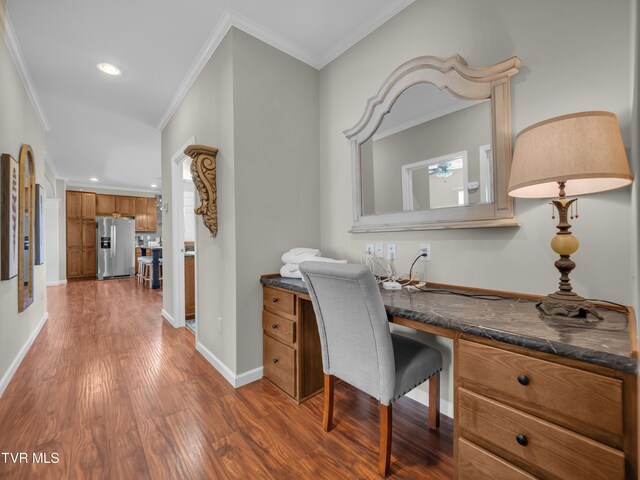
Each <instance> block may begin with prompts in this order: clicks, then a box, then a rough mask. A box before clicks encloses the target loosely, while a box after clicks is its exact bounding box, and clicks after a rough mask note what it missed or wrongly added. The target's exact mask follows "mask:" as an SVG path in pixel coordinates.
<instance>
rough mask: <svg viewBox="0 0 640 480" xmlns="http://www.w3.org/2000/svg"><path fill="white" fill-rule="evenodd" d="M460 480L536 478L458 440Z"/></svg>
mask: <svg viewBox="0 0 640 480" xmlns="http://www.w3.org/2000/svg"><path fill="white" fill-rule="evenodd" d="M458 458H459V463H458V468H457V473H458V480H478V479H479V478H491V479H492V480H535V478H536V477H534V476H533V475H529V474H528V473H527V472H524V471H522V470H520V469H519V468H516V467H514V466H513V465H511V464H510V463H507V462H505V461H504V460H502V459H501V458H498V457H496V456H495V455H493V454H491V453H489V452H487V451H486V450H484V449H482V448H480V447H478V446H477V445H474V444H473V443H471V442H468V441H466V440H465V439H464V438H461V439H459V440H458Z"/></svg>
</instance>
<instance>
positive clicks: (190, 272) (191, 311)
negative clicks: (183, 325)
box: [184, 256, 196, 320]
mask: <svg viewBox="0 0 640 480" xmlns="http://www.w3.org/2000/svg"><path fill="white" fill-rule="evenodd" d="M194 260H195V257H193V256H185V257H184V318H186V319H187V320H190V319H193V318H196V288H195V287H196V278H195V262H194Z"/></svg>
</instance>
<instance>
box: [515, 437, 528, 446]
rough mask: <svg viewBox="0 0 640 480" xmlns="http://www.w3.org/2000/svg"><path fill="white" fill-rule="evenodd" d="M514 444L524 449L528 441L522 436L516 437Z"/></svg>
mask: <svg viewBox="0 0 640 480" xmlns="http://www.w3.org/2000/svg"><path fill="white" fill-rule="evenodd" d="M516 442H518V443H519V444H520V445H522V446H523V447H526V446H527V445H529V439H528V438H527V437H526V436H524V435H522V434H520V435H516Z"/></svg>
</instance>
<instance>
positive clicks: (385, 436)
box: [378, 403, 393, 477]
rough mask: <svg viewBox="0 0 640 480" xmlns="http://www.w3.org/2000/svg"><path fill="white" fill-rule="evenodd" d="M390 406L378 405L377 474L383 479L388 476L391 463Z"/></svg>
mask: <svg viewBox="0 0 640 480" xmlns="http://www.w3.org/2000/svg"><path fill="white" fill-rule="evenodd" d="M392 423H393V422H392V418H391V405H390V404H389V405H383V404H382V403H381V404H380V455H379V457H378V472H380V475H382V476H383V477H386V476H387V475H389V465H390V463H391V431H392Z"/></svg>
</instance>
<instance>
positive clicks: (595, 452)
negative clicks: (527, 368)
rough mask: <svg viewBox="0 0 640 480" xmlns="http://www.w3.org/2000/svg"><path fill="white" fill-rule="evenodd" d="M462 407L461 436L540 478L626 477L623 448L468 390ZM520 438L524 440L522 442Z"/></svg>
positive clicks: (463, 392)
mask: <svg viewBox="0 0 640 480" xmlns="http://www.w3.org/2000/svg"><path fill="white" fill-rule="evenodd" d="M458 405H459V408H458V425H459V434H460V435H461V436H462V437H465V438H467V439H469V440H471V441H472V442H474V443H476V444H477V445H479V446H480V447H482V448H485V449H487V450H489V451H490V452H491V453H494V454H496V455H498V456H500V457H502V458H504V459H505V460H507V461H509V462H510V463H513V464H515V465H518V466H521V467H522V468H524V469H526V470H528V471H531V472H532V473H534V474H536V475H538V476H542V477H544V478H554V479H562V480H570V479H576V480H577V479H579V480H586V479H602V480H614V479H623V478H624V468H625V467H624V455H623V453H622V452H620V451H619V450H615V449H613V448H611V447H608V446H606V445H603V444H601V443H598V442H595V441H593V440H591V439H589V438H586V437H583V436H582V435H579V434H577V433H574V432H571V431H569V430H566V429H564V428H561V427H558V426H556V425H553V424H551V423H549V422H546V421H544V420H540V419H538V418H536V417H534V416H532V415H529V414H526V413H523V412H520V411H518V410H516V409H515V408H511V407H508V406H506V405H502V404H501V403H498V402H496V401H494V400H491V399H488V398H486V397H483V396H481V395H477V394H475V393H473V392H470V391H469V390H466V389H464V388H459V389H458ZM596 415H597V414H594V416H596ZM519 435H523V436H524V437H525V438H521V439H520V440H521V441H518V440H517V437H518V436H519Z"/></svg>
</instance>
